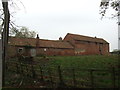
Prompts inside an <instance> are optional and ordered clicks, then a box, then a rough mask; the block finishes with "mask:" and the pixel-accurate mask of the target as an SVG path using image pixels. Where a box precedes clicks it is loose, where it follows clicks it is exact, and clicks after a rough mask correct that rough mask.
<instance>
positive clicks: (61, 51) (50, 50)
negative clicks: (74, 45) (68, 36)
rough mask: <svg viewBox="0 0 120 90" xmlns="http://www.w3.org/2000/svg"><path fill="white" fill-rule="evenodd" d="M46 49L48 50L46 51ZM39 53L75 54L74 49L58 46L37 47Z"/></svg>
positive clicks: (51, 54) (49, 54)
mask: <svg viewBox="0 0 120 90" xmlns="http://www.w3.org/2000/svg"><path fill="white" fill-rule="evenodd" d="M44 49H46V51H44ZM37 55H48V56H54V55H62V56H65V55H68V56H71V55H74V49H58V48H38V49H37Z"/></svg>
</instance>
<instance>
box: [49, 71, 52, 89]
mask: <svg viewBox="0 0 120 90" xmlns="http://www.w3.org/2000/svg"><path fill="white" fill-rule="evenodd" d="M49 78H50V82H51V85H52V88H53V79H52V74H51V70H50V69H49Z"/></svg>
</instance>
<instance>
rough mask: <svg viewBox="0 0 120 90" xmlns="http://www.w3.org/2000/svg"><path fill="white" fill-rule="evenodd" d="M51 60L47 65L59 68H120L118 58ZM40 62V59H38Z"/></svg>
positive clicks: (84, 57) (63, 57) (93, 57)
mask: <svg viewBox="0 0 120 90" xmlns="http://www.w3.org/2000/svg"><path fill="white" fill-rule="evenodd" d="M48 58H50V60H47V61H46V62H45V63H46V64H48V65H50V66H56V65H57V66H58V65H60V66H61V67H63V68H64V67H69V68H71V67H74V68H100V69H105V68H110V67H117V66H118V56H116V55H111V56H102V55H97V56H96V55H94V56H62V57H61V56H54V57H48ZM36 60H37V61H39V57H37V59H36Z"/></svg>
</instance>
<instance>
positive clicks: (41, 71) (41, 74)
mask: <svg viewBox="0 0 120 90" xmlns="http://www.w3.org/2000/svg"><path fill="white" fill-rule="evenodd" d="M40 77H41V78H40V80H41V81H44V79H43V70H42V67H41V66H40Z"/></svg>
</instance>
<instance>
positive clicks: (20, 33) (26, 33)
mask: <svg viewBox="0 0 120 90" xmlns="http://www.w3.org/2000/svg"><path fill="white" fill-rule="evenodd" d="M10 36H15V37H24V38H34V37H35V36H36V32H35V31H30V30H29V29H28V28H27V27H21V28H20V29H17V28H12V29H11V30H10Z"/></svg>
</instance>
